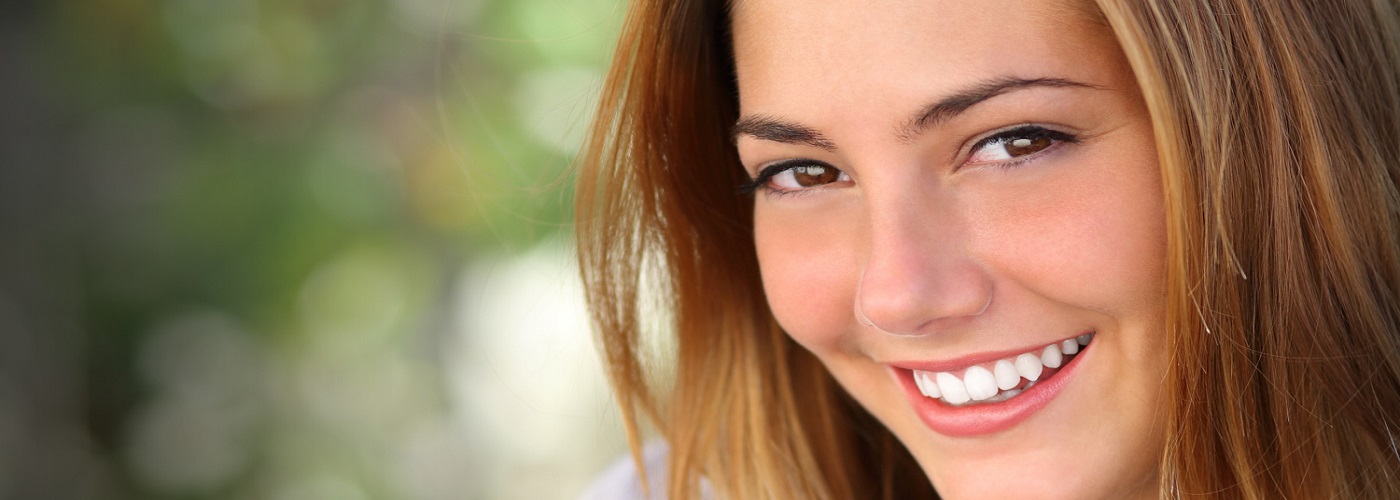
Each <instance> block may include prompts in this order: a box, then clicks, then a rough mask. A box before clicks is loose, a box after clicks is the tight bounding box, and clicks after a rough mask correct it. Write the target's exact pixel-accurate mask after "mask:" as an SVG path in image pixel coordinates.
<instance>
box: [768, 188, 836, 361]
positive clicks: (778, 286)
mask: <svg viewBox="0 0 1400 500" xmlns="http://www.w3.org/2000/svg"><path fill="white" fill-rule="evenodd" d="M810 220H821V219H810V218H806V217H791V216H790V214H787V213H784V214H781V215H778V214H765V213H764V212H763V211H762V210H760V211H759V213H758V214H757V216H756V217H755V243H756V246H757V250H758V260H759V265H760V267H761V270H762V278H763V288H764V292H765V293H766V294H767V297H768V304H769V306H770V307H771V308H772V310H773V315H774V317H775V318H776V319H777V320H778V324H779V325H781V326H782V327H783V329H784V330H785V331H787V333H788V334H789V335H791V336H792V337H793V339H794V340H796V341H797V342H798V343H800V344H802V345H803V346H805V347H807V348H808V349H810V350H812V351H814V352H817V353H821V352H822V351H827V350H830V349H832V348H834V347H835V346H836V345H837V344H838V343H839V342H840V341H841V337H842V335H843V334H845V333H846V332H848V331H850V326H851V325H852V324H853V323H852V322H853V320H852V318H853V317H854V314H853V313H852V307H853V305H854V304H855V302H854V300H855V299H854V292H855V290H854V285H855V282H856V277H857V276H856V274H855V272H854V265H852V262H854V259H853V255H852V248H854V243H853V242H850V241H849V235H846V234H842V231H839V230H838V228H839V227H840V226H839V225H837V224H832V221H831V220H825V221H823V222H821V223H816V224H812V223H806V224H804V223H803V222H804V221H810Z"/></svg>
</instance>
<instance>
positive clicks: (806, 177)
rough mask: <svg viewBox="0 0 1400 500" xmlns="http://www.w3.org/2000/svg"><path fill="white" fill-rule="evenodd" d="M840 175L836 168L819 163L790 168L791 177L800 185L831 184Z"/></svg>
mask: <svg viewBox="0 0 1400 500" xmlns="http://www.w3.org/2000/svg"><path fill="white" fill-rule="evenodd" d="M840 175H841V174H840V172H839V171H837V170H836V169H834V168H831V167H823V166H820V165H807V166H802V167H793V169H792V179H793V180H794V181H796V182H797V185H798V186H802V187H813V186H822V185H826V184H831V183H833V182H836V179H837V178H838V177H839V176H840Z"/></svg>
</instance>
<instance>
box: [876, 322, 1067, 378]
mask: <svg viewBox="0 0 1400 500" xmlns="http://www.w3.org/2000/svg"><path fill="white" fill-rule="evenodd" d="M1089 333H1093V330H1089V331H1085V332H1084V333H1082V334H1080V335H1083V334H1089ZM1078 336H1079V335H1076V336H1074V337H1070V338H1069V339H1073V338H1076V337H1078ZM1069 339H1060V340H1056V341H1054V342H1049V343H1045V344H1038V345H1032V346H1029V347H1023V348H1020V349H1008V350H1005V351H997V352H979V353H977V354H972V355H968V356H963V357H960V358H954V359H944V360H935V361H892V362H888V363H885V364H887V365H890V366H892V367H895V368H902V369H905V370H922V371H926V372H956V371H959V370H962V369H964V368H967V367H969V366H972V365H980V364H983V363H991V362H994V361H997V360H999V359H1006V358H1015V357H1016V356H1019V355H1021V354H1024V353H1028V352H1030V353H1039V352H1040V351H1041V350H1042V349H1045V347H1046V346H1050V345H1055V344H1059V343H1061V342H1064V341H1066V340H1069Z"/></svg>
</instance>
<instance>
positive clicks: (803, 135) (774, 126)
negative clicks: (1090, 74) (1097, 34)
mask: <svg viewBox="0 0 1400 500" xmlns="http://www.w3.org/2000/svg"><path fill="white" fill-rule="evenodd" d="M1032 87H1052V88H1063V87H1071V88H1090V89H1098V88H1100V87H1098V86H1097V85H1090V84H1087V83H1083V82H1077V81H1074V80H1068V79H1064V78H1016V77H1001V78H995V79H991V80H987V81H983V82H979V83H977V84H974V85H971V86H969V87H966V88H964V89H962V90H959V91H957V92H954V93H952V94H949V95H947V96H945V97H943V98H942V99H939V100H938V101H935V102H933V103H931V104H929V105H927V106H924V107H923V108H920V109H919V111H918V112H917V113H915V114H914V116H913V117H912V118H910V119H908V120H906V121H905V122H904V125H902V126H900V127H899V138H900V139H901V140H905V141H908V140H912V139H913V138H914V137H916V136H918V135H919V134H921V133H923V131H924V130H927V129H928V128H930V127H934V126H937V125H940V124H942V123H944V122H947V121H948V120H951V119H953V118H954V117H956V116H958V115H959V114H961V113H963V112H964V111H967V110H968V109H969V108H971V107H973V106H975V105H977V104H978V103H981V102H982V101H986V100H988V99H991V98H993V97H996V96H999V95H1002V94H1005V93H1007V92H1012V91H1016V90H1022V89H1027V88H1032ZM741 135H747V136H751V137H753V138H755V139H760V140H765V141H774V142H781V143H786V144H806V145H808V146H814V147H818V148H821V149H824V150H827V151H835V150H836V143H834V142H832V141H831V140H830V139H828V138H826V136H824V135H822V133H821V132H818V131H817V130H815V129H813V128H811V127H807V126H805V125H801V124H798V123H793V122H788V121H783V120H780V119H778V118H774V117H771V116H766V115H753V116H746V117H743V118H741V119H739V121H738V123H735V124H734V129H733V130H732V132H731V139H732V140H734V141H735V142H737V141H738V139H739V136H741Z"/></svg>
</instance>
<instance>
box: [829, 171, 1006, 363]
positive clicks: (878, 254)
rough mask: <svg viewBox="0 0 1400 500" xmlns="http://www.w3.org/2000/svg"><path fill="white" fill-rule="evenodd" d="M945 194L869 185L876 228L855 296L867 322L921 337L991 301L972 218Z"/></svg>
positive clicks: (911, 187) (868, 207)
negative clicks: (974, 248) (973, 245)
mask: <svg viewBox="0 0 1400 500" xmlns="http://www.w3.org/2000/svg"><path fill="white" fill-rule="evenodd" d="M938 191H939V190H938V189H937V188H931V187H928V186H916V185H912V184H900V185H897V186H891V188H890V189H888V190H886V191H885V192H883V193H881V192H870V190H867V193H866V201H865V202H866V213H867V216H868V217H869V220H868V221H867V222H868V226H867V227H868V231H869V232H868V240H867V246H866V252H865V262H864V267H863V268H862V272H861V276H860V283H859V284H858V286H859V288H858V289H857V290H858V292H857V294H856V313H857V318H858V319H860V320H861V321H862V322H865V323H867V324H873V325H872V326H875V327H878V328H879V329H880V330H883V331H886V332H889V333H894V334H898V335H920V334H923V333H926V332H927V331H929V330H930V329H931V328H934V327H936V325H938V324H939V323H947V320H953V319H957V318H966V317H971V316H976V315H978V314H981V313H982V312H983V311H984V310H985V309H986V308H987V306H988V305H989V304H990V303H991V299H992V280H991V278H990V276H989V275H988V274H987V272H986V270H985V269H983V267H982V266H981V265H980V264H979V263H978V262H977V260H976V259H975V256H973V255H971V254H970V253H969V252H968V249H969V248H970V245H968V238H969V237H970V235H971V233H970V232H969V231H968V228H967V225H966V222H965V221H964V220H962V217H961V216H960V214H959V212H958V210H957V206H956V201H955V200H954V199H953V198H952V197H951V196H948V195H947V194H946V193H939V192H938ZM940 194H942V196H940Z"/></svg>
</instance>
